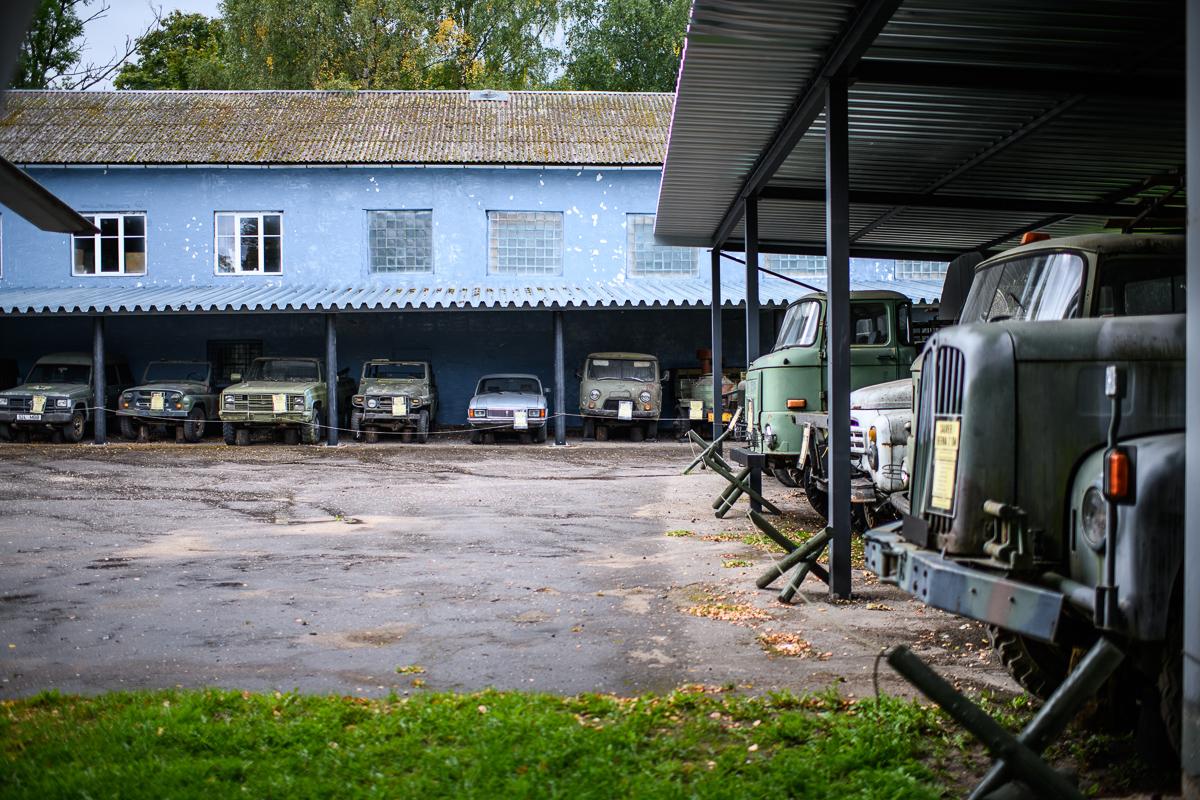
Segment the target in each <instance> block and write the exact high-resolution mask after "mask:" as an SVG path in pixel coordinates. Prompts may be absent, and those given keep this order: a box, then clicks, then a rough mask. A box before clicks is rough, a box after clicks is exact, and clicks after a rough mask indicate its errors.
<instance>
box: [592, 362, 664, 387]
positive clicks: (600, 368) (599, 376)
mask: <svg viewBox="0 0 1200 800" xmlns="http://www.w3.org/2000/svg"><path fill="white" fill-rule="evenodd" d="M587 376H588V380H590V381H639V382H641V383H654V362H653V361H638V360H637V359H632V358H593V359H592V360H591V361H589V362H588V368H587Z"/></svg>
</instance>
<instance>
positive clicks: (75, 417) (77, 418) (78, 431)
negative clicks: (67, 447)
mask: <svg viewBox="0 0 1200 800" xmlns="http://www.w3.org/2000/svg"><path fill="white" fill-rule="evenodd" d="M101 413H103V409H101ZM85 427H87V420H85V419H84V417H83V412H82V411H80V410H78V409H76V410H75V412H74V413H73V414H71V421H70V422H68V423H67V424H66V425H64V426H63V429H62V437H63V438H64V439H66V440H67V441H68V442H70V443H71V444H78V443H79V442H81V441H83V430H84V428H85Z"/></svg>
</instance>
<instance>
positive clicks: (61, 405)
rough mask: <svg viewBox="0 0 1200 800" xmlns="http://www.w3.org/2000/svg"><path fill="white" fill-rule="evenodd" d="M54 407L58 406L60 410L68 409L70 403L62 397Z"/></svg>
mask: <svg viewBox="0 0 1200 800" xmlns="http://www.w3.org/2000/svg"><path fill="white" fill-rule="evenodd" d="M54 405H56V406H58V407H59V408H66V407H67V406H69V405H70V401H69V400H67V398H65V397H60V398H58V400H56V401H55V403H54Z"/></svg>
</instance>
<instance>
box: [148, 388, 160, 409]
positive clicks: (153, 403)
mask: <svg viewBox="0 0 1200 800" xmlns="http://www.w3.org/2000/svg"><path fill="white" fill-rule="evenodd" d="M150 410H151V411H162V410H163V393H162V392H155V393H154V394H152V395H150Z"/></svg>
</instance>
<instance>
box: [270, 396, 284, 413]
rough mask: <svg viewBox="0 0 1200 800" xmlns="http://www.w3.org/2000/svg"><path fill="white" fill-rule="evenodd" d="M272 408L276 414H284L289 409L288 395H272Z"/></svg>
mask: <svg viewBox="0 0 1200 800" xmlns="http://www.w3.org/2000/svg"><path fill="white" fill-rule="evenodd" d="M271 410H272V411H274V412H275V413H276V414H282V413H283V412H285V411H287V395H286V394H273V395H271Z"/></svg>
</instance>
